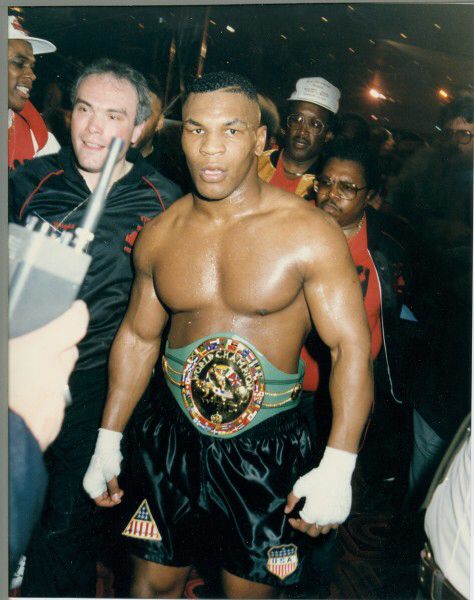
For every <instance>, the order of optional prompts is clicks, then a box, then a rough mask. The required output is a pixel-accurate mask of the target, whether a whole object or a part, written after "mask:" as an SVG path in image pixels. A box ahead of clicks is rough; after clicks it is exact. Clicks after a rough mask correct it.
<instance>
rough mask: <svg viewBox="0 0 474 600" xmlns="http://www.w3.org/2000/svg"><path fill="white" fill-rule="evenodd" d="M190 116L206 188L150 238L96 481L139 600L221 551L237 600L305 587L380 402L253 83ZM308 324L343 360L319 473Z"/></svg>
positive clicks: (194, 167) (193, 168)
mask: <svg viewBox="0 0 474 600" xmlns="http://www.w3.org/2000/svg"><path fill="white" fill-rule="evenodd" d="M182 121H183V133H182V144H183V149H184V152H185V155H186V159H187V162H188V166H189V170H190V173H191V176H192V178H193V181H194V186H195V189H194V191H193V192H192V193H190V194H187V195H186V196H184V197H183V198H181V199H180V200H178V201H177V202H176V203H174V204H173V205H172V206H171V207H170V209H169V210H168V211H166V212H165V213H163V215H160V216H159V217H158V218H155V219H153V220H152V221H151V222H150V223H149V224H147V225H146V226H145V228H144V229H143V232H142V234H141V236H140V238H139V240H138V242H137V246H136V249H135V253H134V259H135V272H136V276H135V281H134V286H133V290H132V294H131V299H130V304H129V307H128V311H127V313H126V315H125V318H124V320H123V322H122V325H121V327H120V329H119V331H118V333H117V335H116V337H115V340H114V343H113V346H112V350H111V355H110V360H109V371H110V385H109V390H108V396H107V402H106V407H105V411H104V414H103V418H102V427H101V429H100V430H99V436H98V440H97V444H96V449H95V453H94V456H93V458H92V461H91V464H90V466H89V469H88V472H87V473H86V476H85V478H84V487H85V489H86V491H87V492H88V493H89V495H90V496H91V497H92V498H94V500H95V502H96V504H97V505H99V506H103V507H112V506H115V505H116V504H119V503H121V502H123V503H124V507H123V508H126V510H125V512H126V515H127V519H126V522H124V529H123V535H124V536H126V537H127V538H128V539H129V541H130V543H131V552H132V555H133V562H134V578H133V584H132V589H131V595H132V596H133V597H146V598H150V597H156V598H179V597H182V594H183V591H184V586H185V583H186V579H187V577H188V575H189V571H190V568H191V565H192V564H193V562H194V560H195V559H196V558H197V557H199V556H211V555H212V556H213V557H214V560H215V564H217V565H218V566H219V567H220V569H221V578H222V586H223V592H224V594H225V595H226V596H228V597H231V598H274V597H276V596H277V595H278V594H279V593H280V590H279V588H282V587H283V588H284V587H286V586H288V585H292V584H295V583H297V582H299V581H300V580H301V577H302V567H303V564H304V561H305V554H306V550H307V541H308V540H310V538H311V537H316V536H318V535H319V534H323V535H324V534H327V533H328V532H329V531H330V530H331V529H332V528H335V527H337V525H338V524H339V523H341V522H343V521H344V520H345V519H346V518H347V516H348V514H349V510H350V505H351V485H350V480H351V475H352V471H353V468H354V465H355V460H356V452H357V448H358V444H359V437H360V435H361V432H362V429H363V427H364V425H365V422H366V419H367V415H368V411H369V408H370V405H371V402H372V374H371V361H370V334H369V330H368V327H367V320H366V316H365V312H364V306H363V301H362V293H361V289H360V284H359V281H358V277H357V274H356V272H355V268H354V265H353V262H352V260H351V257H350V254H349V251H348V248H347V244H346V242H345V240H344V236H343V235H342V234H341V231H340V229H339V228H338V226H337V224H336V223H335V222H334V221H333V220H332V219H331V218H330V217H327V216H326V215H325V214H324V213H323V212H322V211H320V210H319V209H316V208H314V207H313V206H312V205H309V204H307V203H305V202H301V200H299V199H298V198H297V197H296V196H294V195H293V194H288V193H286V192H285V191H282V190H279V189H278V188H275V187H273V186H269V185H267V184H265V183H263V182H261V181H260V180H259V178H258V174H257V161H258V157H259V156H260V155H261V153H262V152H263V149H264V146H265V138H266V131H265V129H266V128H265V127H262V126H260V110H259V106H258V102H257V94H256V90H255V88H254V87H253V85H252V84H251V83H250V82H249V81H248V80H247V79H245V78H243V77H241V76H240V75H236V74H232V73H226V72H219V73H211V74H208V75H205V76H204V77H202V78H201V79H197V80H195V81H194V82H193V83H192V84H191V86H190V87H189V88H188V90H187V95H186V98H185V101H184V105H183V116H182ZM295 227H297V228H298V236H294V235H293V232H294V228H295ZM312 321H313V322H314V323H315V325H316V327H317V329H318V331H319V334H320V335H321V337H322V339H323V340H324V341H325V342H326V343H327V344H328V346H329V347H330V349H331V354H332V359H333V370H332V385H331V391H332V401H333V413H334V417H333V424H332V430H331V434H330V437H329V442H328V446H327V448H326V451H325V454H324V457H323V459H322V460H321V462H320V464H319V466H318V468H312V467H314V466H315V463H316V461H315V458H314V456H313V451H312V448H311V440H310V435H309V431H308V428H307V425H306V424H305V423H304V421H303V420H302V418H301V415H300V413H299V410H298V404H299V396H300V391H301V382H302V379H303V375H304V365H303V363H302V361H300V360H299V356H300V352H301V347H302V345H303V342H304V340H305V338H306V336H307V335H308V332H309V330H310V328H311V322H312ZM167 325H169V334H168V336H167V339H166V347H165V353H164V357H163V368H164V373H165V376H166V381H167V388H166V389H167V393H166V394H165V393H163V394H162V396H163V397H162V398H161V397H160V399H159V400H157V401H156V402H155V403H153V404H152V405H150V406H149V408H148V412H146V413H145V414H142V415H141V416H140V419H134V421H135V422H134V427H133V428H132V429H133V438H132V439H133V440H134V442H132V450H133V452H132V457H131V466H130V472H131V473H133V475H134V478H135V481H134V482H133V485H132V483H131V482H130V481H128V485H126V486H124V487H125V490H122V489H120V487H119V485H118V481H117V476H118V475H119V473H120V462H121V458H122V456H121V452H120V442H121V437H122V431H123V430H124V428H125V426H126V424H127V422H128V421H129V419H130V417H131V415H132V413H133V410H134V408H135V406H136V404H137V402H138V400H139V398H140V396H141V395H142V393H143V391H144V390H145V388H146V386H147V384H148V380H149V379H150V377H151V374H152V371H153V369H154V367H155V364H156V362H157V360H158V357H159V355H160V347H161V343H162V341H165V340H164V332H165V329H167ZM303 497H304V498H305V501H304V503H303V502H302V503H303V504H304V507H303V508H302V510H300V511H299V510H297V509H296V505H297V503H298V500H299V499H300V498H303Z"/></svg>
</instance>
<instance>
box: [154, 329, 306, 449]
mask: <svg viewBox="0 0 474 600" xmlns="http://www.w3.org/2000/svg"><path fill="white" fill-rule="evenodd" d="M182 364H183V368H182V370H180V371H178V370H176V369H173V368H172V367H171V366H170V364H169V361H168V360H167V358H166V356H163V370H164V372H165V375H166V376H167V378H168V380H169V381H170V382H171V383H172V384H173V385H174V386H175V389H176V388H178V387H179V388H181V390H180V391H181V393H180V394H179V395H178V393H176V394H174V395H175V398H176V399H177V400H178V402H179V403H180V404H181V407H182V408H183V410H184V411H185V412H186V413H187V415H188V417H189V418H190V420H191V421H192V422H193V424H194V425H195V426H196V427H197V428H198V429H199V430H200V431H201V432H202V433H205V434H207V435H216V436H221V437H228V436H232V435H235V434H237V433H238V432H240V431H241V430H242V429H243V428H244V427H247V426H248V425H249V424H250V423H252V421H253V420H254V419H255V417H256V416H257V415H258V413H259V411H260V410H261V409H262V408H272V409H274V410H277V409H278V408H279V407H280V406H283V405H286V404H288V403H290V402H293V401H295V400H297V399H298V396H299V392H300V391H301V385H300V384H299V383H298V384H296V385H293V386H292V387H291V388H290V389H286V390H284V391H282V392H276V393H269V392H268V391H267V392H266V390H265V373H264V369H263V366H262V362H261V360H260V358H259V357H258V356H257V354H256V352H255V351H254V350H252V349H251V348H250V347H249V346H248V345H247V344H246V343H245V342H243V341H242V340H240V339H236V338H235V337H223V336H216V337H210V338H208V339H205V340H203V341H202V342H201V343H199V345H198V346H196V348H194V350H193V351H192V352H191V353H190V354H189V356H188V357H187V358H186V360H185V361H184V362H183V363H182ZM176 376H180V379H179V380H177V379H176V378H175V377H176ZM176 392H178V390H177V389H176ZM282 395H284V396H286V398H285V399H284V400H283V401H280V402H276V403H273V404H269V403H265V404H264V398H265V396H282ZM265 412H267V411H265ZM266 416H268V417H269V416H271V415H270V414H268V415H266ZM258 420H260V419H258ZM258 420H257V421H258Z"/></svg>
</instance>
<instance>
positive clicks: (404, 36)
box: [400, 33, 408, 40]
mask: <svg viewBox="0 0 474 600" xmlns="http://www.w3.org/2000/svg"><path fill="white" fill-rule="evenodd" d="M400 37H401V38H403V39H404V40H406V39H407V38H408V36H407V35H406V34H404V33H401V34H400Z"/></svg>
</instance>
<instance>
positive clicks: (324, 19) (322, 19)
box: [321, 17, 329, 23]
mask: <svg viewBox="0 0 474 600" xmlns="http://www.w3.org/2000/svg"><path fill="white" fill-rule="evenodd" d="M321 21H324V22H325V23H328V22H329V19H326V17H321Z"/></svg>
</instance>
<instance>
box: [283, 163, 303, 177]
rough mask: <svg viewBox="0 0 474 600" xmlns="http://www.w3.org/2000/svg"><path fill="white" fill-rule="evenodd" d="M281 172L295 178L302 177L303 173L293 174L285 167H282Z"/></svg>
mask: <svg viewBox="0 0 474 600" xmlns="http://www.w3.org/2000/svg"><path fill="white" fill-rule="evenodd" d="M283 170H284V171H285V173H286V174H287V175H294V176H295V177H303V175H304V173H294V172H293V171H289V170H288V169H287V168H286V167H285V165H283Z"/></svg>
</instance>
